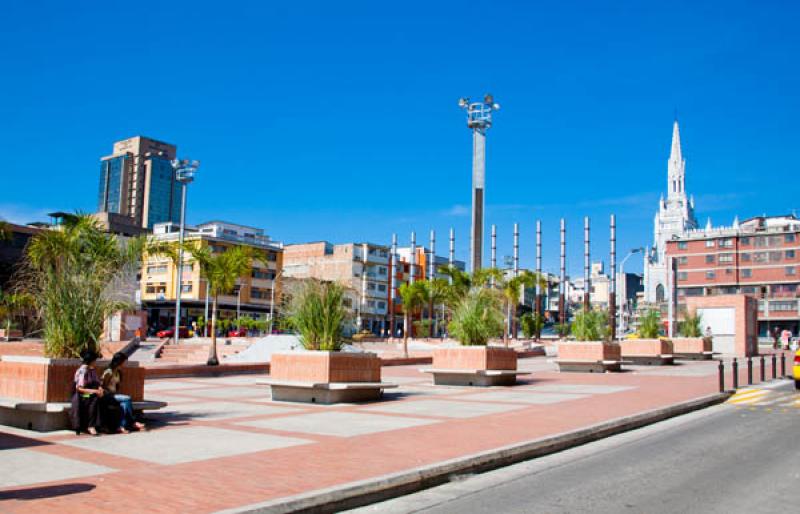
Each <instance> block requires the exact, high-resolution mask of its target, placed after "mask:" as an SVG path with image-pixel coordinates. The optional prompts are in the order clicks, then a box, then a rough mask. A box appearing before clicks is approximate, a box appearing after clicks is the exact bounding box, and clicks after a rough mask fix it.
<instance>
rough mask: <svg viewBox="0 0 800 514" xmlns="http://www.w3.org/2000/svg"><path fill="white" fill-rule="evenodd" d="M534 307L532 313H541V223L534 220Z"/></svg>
mask: <svg viewBox="0 0 800 514" xmlns="http://www.w3.org/2000/svg"><path fill="white" fill-rule="evenodd" d="M536 275H537V277H536V305H535V307H534V312H536V314H541V313H542V289H541V288H540V287H539V280H540V279H541V277H542V221H541V220H536Z"/></svg>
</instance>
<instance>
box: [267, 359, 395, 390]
mask: <svg viewBox="0 0 800 514" xmlns="http://www.w3.org/2000/svg"><path fill="white" fill-rule="evenodd" d="M270 376H271V377H272V379H273V380H286V381H292V382H317V383H328V382H380V381H381V360H380V359H379V358H378V356H377V355H375V354H374V353H342V352H292V353H276V354H273V355H272V359H271V361H270Z"/></svg>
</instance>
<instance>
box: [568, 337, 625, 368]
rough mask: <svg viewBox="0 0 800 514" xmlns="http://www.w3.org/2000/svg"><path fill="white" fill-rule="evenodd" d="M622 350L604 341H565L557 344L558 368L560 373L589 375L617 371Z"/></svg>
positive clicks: (614, 344)
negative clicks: (575, 372)
mask: <svg viewBox="0 0 800 514" xmlns="http://www.w3.org/2000/svg"><path fill="white" fill-rule="evenodd" d="M621 360H622V349H621V348H620V345H619V344H617V343H610V342H606V341H565V342H561V343H558V360H557V361H556V362H557V363H558V367H559V369H560V370H561V371H587V372H590V373H594V372H604V371H619V370H620V364H621V362H620V361H621Z"/></svg>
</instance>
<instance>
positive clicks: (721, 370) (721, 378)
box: [719, 359, 725, 393]
mask: <svg viewBox="0 0 800 514" xmlns="http://www.w3.org/2000/svg"><path fill="white" fill-rule="evenodd" d="M719 392H720V393H724V392H725V364H724V363H723V362H722V360H721V359H720V361H719Z"/></svg>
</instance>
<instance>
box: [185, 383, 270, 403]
mask: <svg viewBox="0 0 800 514" xmlns="http://www.w3.org/2000/svg"><path fill="white" fill-rule="evenodd" d="M176 393H178V394H185V395H190V396H196V397H200V398H216V399H221V400H224V399H226V398H268V397H269V391H267V388H266V387H264V386H256V385H253V386H251V387H213V388H209V389H193V390H191V391H176Z"/></svg>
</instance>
